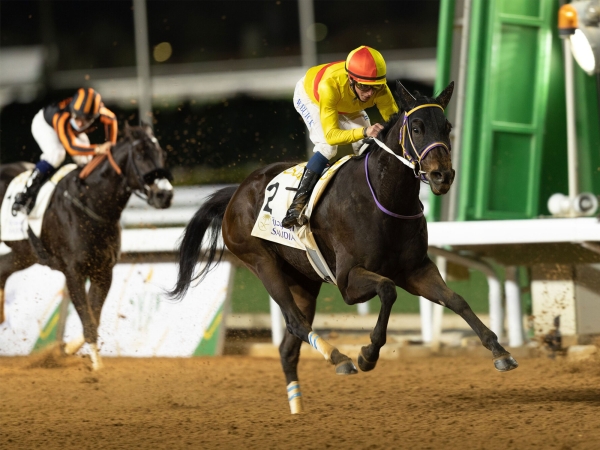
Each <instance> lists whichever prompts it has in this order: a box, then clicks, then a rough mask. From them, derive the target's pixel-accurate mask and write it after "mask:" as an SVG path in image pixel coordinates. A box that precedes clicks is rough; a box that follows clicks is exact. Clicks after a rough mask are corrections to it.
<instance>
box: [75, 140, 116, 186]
mask: <svg viewBox="0 0 600 450" xmlns="http://www.w3.org/2000/svg"><path fill="white" fill-rule="evenodd" d="M106 158H108V161H109V162H110V165H111V166H112V168H113V169H115V172H117V175H121V174H122V171H121V168H120V167H119V165H118V164H117V162H116V161H115V159H114V158H113V155H112V151H111V149H110V148H109V149H108V152H106V154H104V155H96V156H94V158H93V159H92V160H91V161H90V162H89V163H87V164H86V165H85V167H84V168H83V170H82V171H81V173H80V174H79V178H81V179H82V180H85V179H86V178H87V177H88V175H89V174H90V173H92V172H93V171H94V169H95V168H96V167H98V166H99V165H100V163H102V161H104V160H105V159H106Z"/></svg>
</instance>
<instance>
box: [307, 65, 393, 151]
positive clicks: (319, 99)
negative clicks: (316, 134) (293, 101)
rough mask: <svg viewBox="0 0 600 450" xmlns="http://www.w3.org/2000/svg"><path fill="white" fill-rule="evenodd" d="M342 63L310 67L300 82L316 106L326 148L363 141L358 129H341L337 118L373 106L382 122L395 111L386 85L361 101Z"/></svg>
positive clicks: (360, 131)
mask: <svg viewBox="0 0 600 450" xmlns="http://www.w3.org/2000/svg"><path fill="white" fill-rule="evenodd" d="M344 64H345V61H337V62H334V63H329V64H322V65H320V66H315V67H311V68H310V69H308V72H307V73H306V77H305V79H304V89H305V90H306V93H307V94H308V96H309V97H310V99H311V100H312V101H313V102H314V103H315V104H317V105H319V111H320V116H321V125H322V127H323V131H324V133H325V139H327V143H328V144H329V145H344V144H351V143H353V142H356V141H359V140H361V139H362V138H363V134H362V128H355V129H352V130H342V129H340V128H339V125H338V115H339V114H347V115H352V114H354V113H357V112H359V111H362V110H363V109H366V108H370V107H371V106H377V109H378V110H379V112H380V113H381V115H382V117H383V119H384V120H386V121H387V120H388V119H389V118H390V116H391V115H392V114H395V113H397V112H398V105H396V101H395V100H394V97H393V96H392V93H391V92H390V90H389V88H388V87H387V85H384V88H383V89H381V90H380V91H378V92H376V93H375V95H373V96H372V97H371V98H370V99H369V100H368V101H366V102H361V101H360V100H359V99H358V98H356V95H355V94H354V92H353V91H352V89H351V88H350V81H349V79H348V74H347V73H346V69H345V68H344Z"/></svg>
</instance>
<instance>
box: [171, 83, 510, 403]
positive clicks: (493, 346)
mask: <svg viewBox="0 0 600 450" xmlns="http://www.w3.org/2000/svg"><path fill="white" fill-rule="evenodd" d="M453 88H454V84H453V83H451V84H450V85H449V86H448V87H447V88H446V89H445V90H444V91H443V92H442V93H441V94H440V95H439V96H438V97H437V98H428V97H425V96H421V95H417V97H416V98H415V97H413V96H412V95H411V94H410V93H409V92H408V91H407V90H406V89H405V88H404V86H402V85H401V84H398V88H397V92H396V94H397V97H398V98H399V100H400V107H401V109H402V113H401V114H397V115H395V116H394V117H392V118H390V120H389V121H388V123H387V124H385V126H384V129H383V131H382V132H381V134H380V137H381V139H382V141H383V143H384V144H386V145H387V147H388V150H391V153H392V154H390V152H387V151H384V150H383V149H382V148H380V146H378V145H377V143H372V144H371V145H370V147H369V148H368V149H367V151H366V153H365V154H363V155H362V156H360V157H355V158H352V159H351V160H350V161H348V162H347V163H346V164H344V165H343V166H342V167H341V168H340V169H339V170H338V172H337V174H336V175H335V176H334V177H333V179H332V181H331V182H330V183H329V185H328V186H327V188H326V192H325V194H324V195H323V196H322V197H321V200H320V203H319V204H318V205H317V206H316V208H315V209H314V210H313V213H312V216H311V219H310V224H311V229H312V232H313V233H314V235H315V237H316V241H317V243H318V245H319V248H320V250H321V252H322V253H323V255H324V257H325V259H326V261H327V264H328V265H329V267H330V268H331V270H332V272H333V273H334V274H335V277H336V282H337V285H338V288H339V290H340V292H341V294H342V297H343V299H344V301H345V302H346V303H347V304H348V305H355V304H357V303H361V302H365V301H367V300H369V299H371V298H373V297H374V296H376V295H378V296H379V298H380V300H381V309H380V312H379V317H378V319H377V323H376V325H375V328H374V329H373V331H372V333H371V343H370V345H367V346H365V347H362V349H361V352H360V354H359V357H358V366H359V367H360V369H361V370H363V371H368V370H372V369H373V368H375V365H376V363H377V360H378V358H379V352H380V349H381V347H382V346H383V345H384V344H385V342H386V329H387V325H388V320H389V316H390V312H391V309H392V305H393V303H394V302H395V300H396V296H397V294H396V286H399V287H401V288H402V289H404V290H406V291H408V292H409V293H411V294H413V295H417V296H423V297H425V298H427V299H429V300H430V301H432V302H434V303H438V304H440V305H443V306H446V307H448V308H450V309H451V310H452V311H454V312H455V313H457V314H459V315H460V316H461V317H462V318H463V319H465V321H466V322H467V323H468V324H469V325H470V326H471V328H472V329H473V330H474V331H475V333H477V335H478V336H479V338H480V339H481V342H482V344H483V345H484V346H485V347H486V348H487V349H488V350H491V352H492V356H493V358H494V365H495V367H496V369H498V370H500V371H507V370H511V369H514V368H516V367H517V363H516V361H515V360H514V359H513V358H512V356H511V355H510V353H508V352H507V351H506V350H505V349H504V348H503V347H502V346H501V345H500V344H499V343H498V338H497V337H496V335H495V334H494V333H493V332H492V331H491V330H489V329H488V328H487V327H486V326H485V325H484V324H483V323H482V322H481V320H480V319H479V318H478V317H477V316H476V315H475V313H473V311H472V310H471V308H470V307H469V305H468V304H467V302H466V301H465V300H464V299H463V298H462V297H461V296H460V295H458V294H456V293H455V292H453V291H452V290H450V289H449V288H448V287H447V286H446V284H445V282H444V280H443V279H442V277H441V276H440V273H439V271H438V269H437V267H436V266H435V264H434V263H433V262H432V261H431V260H430V259H429V257H428V256H427V223H426V221H425V217H423V215H422V206H421V204H420V202H419V186H420V178H422V179H423V180H424V181H426V182H428V183H429V185H430V188H431V191H432V192H433V193H434V194H435V195H441V194H445V193H447V192H448V190H449V189H450V185H451V184H452V181H453V180H454V170H453V169H452V161H451V155H450V130H451V125H450V123H449V122H448V120H447V119H446V117H445V115H444V112H443V110H444V109H445V108H446V106H447V105H448V102H449V101H450V98H451V96H452V92H453ZM401 155H404V156H405V160H406V159H408V160H411V161H414V163H415V167H414V168H410V167H408V166H407V165H406V164H404V163H403V162H402V161H401V160H399V158H397V156H401ZM291 165H292V164H290V163H287V164H286V163H276V164H272V165H269V166H266V167H264V168H262V169H259V170H257V171H255V172H254V173H253V174H251V175H250V176H249V177H248V178H247V179H246V180H245V181H244V182H243V183H242V184H241V185H240V186H239V187H238V188H237V190H236V189H235V188H224V189H222V190H220V191H218V192H216V193H215V194H214V195H213V196H212V197H211V198H209V199H208V201H207V202H206V203H205V204H204V205H203V206H202V207H201V208H200V209H199V210H198V211H197V212H196V214H195V216H194V217H193V218H192V220H191V221H190V223H189V224H188V225H187V227H186V229H185V232H184V235H183V240H182V242H181V245H180V249H179V252H180V256H179V264H180V268H179V276H178V281H177V284H176V286H175V287H174V289H173V290H172V291H171V292H170V294H171V295H173V296H179V297H180V296H182V295H183V294H185V292H186V290H187V289H188V287H189V286H190V283H191V282H192V281H193V280H196V279H198V280H201V279H202V277H203V276H204V275H206V272H207V271H208V270H209V269H210V264H211V263H214V261H215V259H216V256H217V249H216V243H217V237H218V232H219V230H222V235H223V240H224V242H225V244H226V245H227V248H228V249H229V250H230V251H231V252H232V253H233V254H234V255H236V256H237V257H238V258H239V259H241V260H242V261H243V262H244V263H245V264H246V266H248V268H249V269H250V270H251V271H252V272H254V274H255V275H256V276H258V278H260V280H261V281H262V282H263V284H264V286H265V287H266V289H267V291H268V292H269V294H270V295H271V297H272V298H273V299H274V300H275V301H276V302H277V303H278V305H279V306H280V307H281V311H282V313H283V316H284V318H285V323H286V327H287V332H286V334H285V337H284V339H283V342H282V343H281V345H280V347H279V352H280V355H281V363H282V365H283V371H284V373H285V377H286V381H287V383H288V394H289V396H288V398H289V400H290V407H291V410H292V413H297V412H301V411H302V403H301V402H300V401H299V399H300V396H301V393H300V387H299V384H298V374H297V365H298V359H299V354H300V346H301V344H302V342H303V341H304V342H308V343H309V344H310V345H312V346H313V347H314V348H316V349H317V350H318V351H319V352H321V354H323V356H324V357H325V359H326V360H327V361H329V362H331V363H332V364H334V365H335V371H336V373H338V374H353V373H357V369H356V367H355V366H354V364H353V362H352V360H351V359H350V358H348V357H347V356H346V355H344V354H342V353H340V352H339V351H338V350H337V349H336V348H335V347H333V346H332V345H331V344H329V343H328V342H326V341H325V340H324V339H323V338H321V337H319V336H318V335H317V334H316V333H314V332H313V331H312V328H311V324H312V321H313V318H314V315H315V307H316V299H317V295H318V293H319V289H320V287H321V284H322V282H323V281H322V280H321V279H320V278H319V277H318V276H317V275H316V273H315V271H314V270H313V268H312V266H311V265H310V263H309V261H308V259H307V257H306V254H305V252H304V251H301V250H298V249H294V248H291V247H286V246H281V245H279V244H276V243H272V242H269V241H266V240H262V239H259V238H257V237H253V236H251V235H250V232H251V230H252V227H253V225H254V223H255V221H256V218H257V217H258V216H259V213H260V209H261V207H262V204H263V199H264V192H265V187H266V186H267V184H268V183H269V181H270V180H271V179H273V178H274V177H275V176H276V175H278V174H279V173H280V172H282V171H283V170H284V169H287V168H289V167H290V166H291ZM398 216H403V217H398ZM207 231H208V232H209V233H212V235H211V236H210V237H208V238H207V241H205V243H204V245H206V243H207V242H208V243H209V244H210V245H209V246H208V248H206V249H205V248H203V239H204V238H205V234H206V233H207ZM200 258H203V259H205V260H206V261H207V264H206V266H204V268H203V269H202V270H200V272H199V273H198V274H194V268H195V266H196V263H197V261H198V260H199V259H200Z"/></svg>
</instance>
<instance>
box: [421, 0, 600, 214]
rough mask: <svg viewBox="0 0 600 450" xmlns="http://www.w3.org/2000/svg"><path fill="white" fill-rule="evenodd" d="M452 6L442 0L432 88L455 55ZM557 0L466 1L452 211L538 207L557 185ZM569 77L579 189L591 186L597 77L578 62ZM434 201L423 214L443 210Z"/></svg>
mask: <svg viewBox="0 0 600 450" xmlns="http://www.w3.org/2000/svg"><path fill="white" fill-rule="evenodd" d="M454 6H455V1H454V0H442V3H441V13H440V27H439V37H438V51H439V52H438V78H437V80H436V91H438V90H440V89H441V88H442V87H443V86H445V85H446V84H447V83H448V82H449V81H450V80H449V77H450V68H451V65H452V64H456V63H457V61H454V62H452V59H453V58H452V57H451V55H449V54H450V53H451V51H452V50H451V48H452V45H451V42H452V27H450V26H449V23H452V22H451V21H453V20H454ZM559 6H560V5H559V0H539V1H538V0H536V1H531V0H490V1H487V0H486V1H483V0H472V3H471V17H470V29H469V41H468V42H469V44H468V45H469V47H468V65H467V75H466V86H465V104H464V125H463V128H462V133H463V134H462V144H461V146H460V147H461V148H460V155H461V156H460V161H459V167H458V169H459V170H458V172H459V175H458V177H459V184H458V189H459V191H458V201H457V207H456V211H455V217H456V220H462V221H464V220H495V219H528V218H534V217H539V216H541V215H548V214H549V212H548V210H547V206H546V205H547V201H548V198H549V197H550V195H552V194H554V193H557V192H560V193H563V194H566V193H567V190H568V176H567V136H566V134H567V132H566V130H567V125H566V107H565V77H564V67H563V66H564V62H563V61H564V59H563V53H562V42H561V40H560V38H559V36H558V30H557V18H558V8H559ZM448 41H449V42H448ZM454 59H456V58H454ZM575 65H576V64H575ZM575 81H576V86H575V89H576V95H577V102H576V115H577V133H578V136H577V138H578V155H579V156H578V157H579V171H578V176H579V191H580V192H584V191H585V192H593V193H595V194H600V120H599V112H598V92H597V86H596V83H595V79H594V77H591V76H588V75H587V74H585V73H584V72H583V71H582V70H581V69H580V68H579V67H576V76H575ZM454 101H456V100H454ZM440 210H441V208H440V199H439V198H436V199H434V200H433V202H432V214H431V215H430V219H431V220H440V219H443V218H442V217H441V213H440Z"/></svg>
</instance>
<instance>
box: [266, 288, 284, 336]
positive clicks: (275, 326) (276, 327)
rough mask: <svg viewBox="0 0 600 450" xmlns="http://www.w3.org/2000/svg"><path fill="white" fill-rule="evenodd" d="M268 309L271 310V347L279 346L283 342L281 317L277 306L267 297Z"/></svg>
mask: <svg viewBox="0 0 600 450" xmlns="http://www.w3.org/2000/svg"><path fill="white" fill-rule="evenodd" d="M269 309H270V310H271V340H272V342H273V345H275V346H279V344H281V341H283V332H284V327H283V316H282V314H281V309H279V305H278V304H277V302H275V300H273V298H272V297H269Z"/></svg>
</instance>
